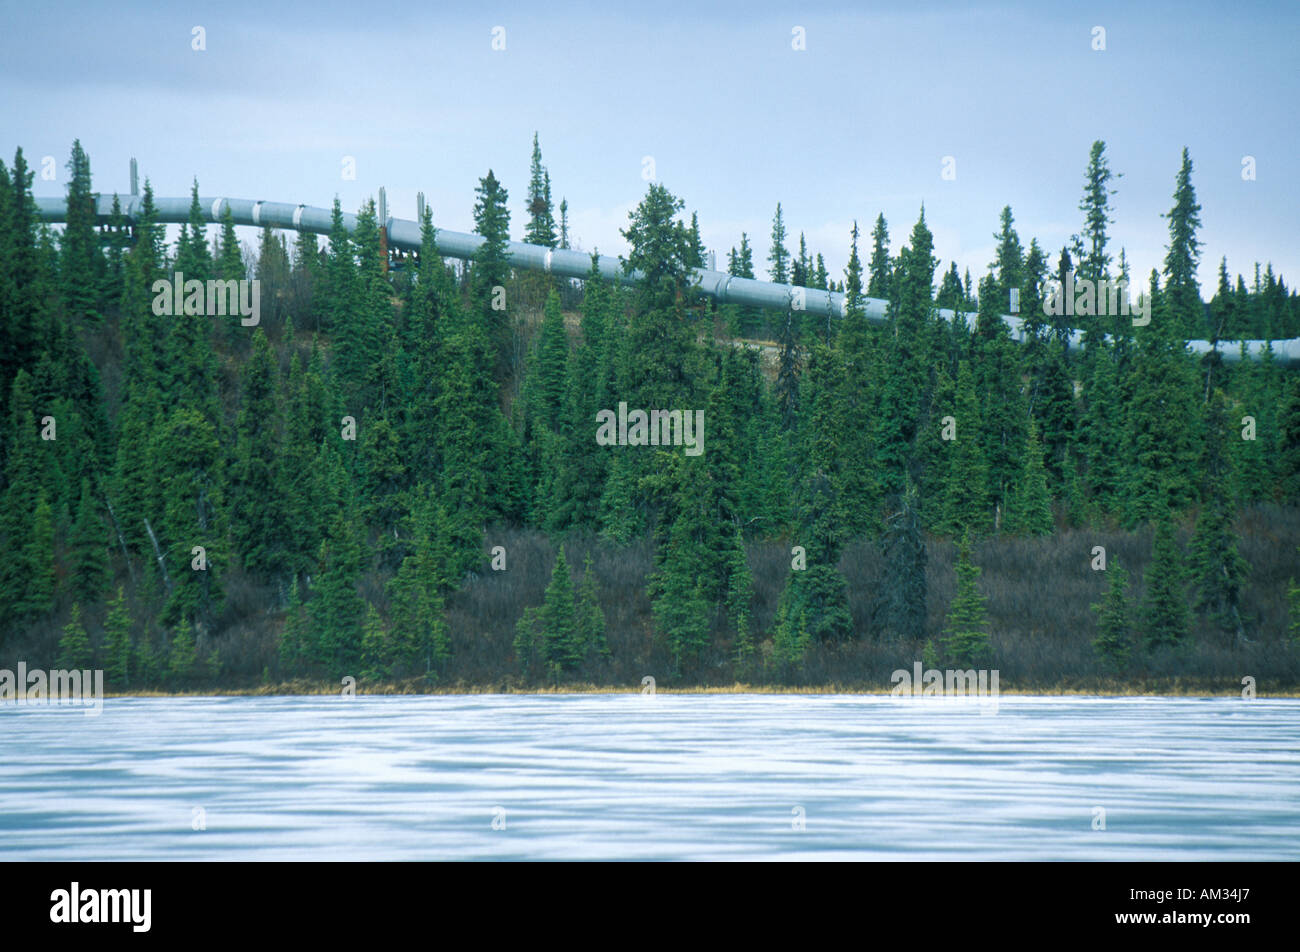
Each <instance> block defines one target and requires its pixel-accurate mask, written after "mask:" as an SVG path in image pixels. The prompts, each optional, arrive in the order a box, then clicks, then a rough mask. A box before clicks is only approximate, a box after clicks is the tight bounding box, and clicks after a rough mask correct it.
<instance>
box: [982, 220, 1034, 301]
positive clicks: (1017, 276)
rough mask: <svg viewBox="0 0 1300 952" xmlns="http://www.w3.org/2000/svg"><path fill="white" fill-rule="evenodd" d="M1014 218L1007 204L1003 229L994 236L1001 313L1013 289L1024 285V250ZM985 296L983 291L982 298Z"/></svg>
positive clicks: (1018, 288)
mask: <svg viewBox="0 0 1300 952" xmlns="http://www.w3.org/2000/svg"><path fill="white" fill-rule="evenodd" d="M1014 220H1015V219H1014V218H1013V217H1012V215H1011V206H1010V205H1007V206H1005V207H1004V208H1003V209H1002V217H1001V222H1002V229H1001V230H1000V231H999V232H998V233H997V234H995V235H994V236H993V237H994V238H996V239H997V242H998V251H997V258H996V259H995V260H994V262H993V267H995V268H996V269H997V288H998V291H997V307H998V308H999V312H1000V313H1005V310H1004V309H1008V308H1009V307H1010V304H1011V289H1012V288H1015V289H1017V290H1020V289H1021V288H1023V287H1024V268H1025V261H1024V252H1023V250H1022V249H1021V246H1020V236H1019V235H1017V234H1016V230H1015V228H1013V227H1012V224H1013V222H1014ZM983 297H984V295H983V293H981V294H980V298H981V300H982V299H983ZM1021 310H1022V312H1023V310H1024V308H1023V302H1022V307H1021Z"/></svg>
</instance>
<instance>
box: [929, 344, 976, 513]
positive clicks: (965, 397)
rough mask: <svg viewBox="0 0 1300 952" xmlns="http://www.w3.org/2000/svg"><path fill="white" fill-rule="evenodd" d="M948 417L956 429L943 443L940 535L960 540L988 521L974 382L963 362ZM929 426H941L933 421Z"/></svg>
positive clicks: (940, 423)
mask: <svg viewBox="0 0 1300 952" xmlns="http://www.w3.org/2000/svg"><path fill="white" fill-rule="evenodd" d="M945 415H951V416H952V418H953V420H952V422H953V425H954V426H955V428H956V431H955V434H954V438H953V439H952V440H949V441H948V442H947V447H948V449H947V453H948V465H947V470H948V478H947V480H946V481H945V483H944V495H943V521H942V523H941V527H942V530H943V531H944V532H948V533H951V534H952V535H953V536H960V535H961V534H962V533H964V532H971V533H972V534H979V533H981V532H983V531H984V530H985V528H986V527H987V526H988V521H989V518H988V517H989V502H988V489H987V486H988V465H987V463H986V462H985V459H984V446H983V439H982V435H983V434H982V433H981V430H980V412H979V403H978V401H977V400H976V398H975V381H974V377H973V375H972V374H971V370H970V366H969V365H968V364H967V363H966V362H965V361H963V362H962V364H961V365H960V368H959V370H958V372H957V405H956V407H955V408H954V410H953V411H952V413H951V414H945ZM933 425H943V423H942V421H937V422H936V423H935V424H933Z"/></svg>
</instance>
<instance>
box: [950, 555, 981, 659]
mask: <svg viewBox="0 0 1300 952" xmlns="http://www.w3.org/2000/svg"><path fill="white" fill-rule="evenodd" d="M979 575H980V570H979V566H977V565H976V564H975V563H974V561H972V559H971V537H970V532H969V531H967V532H966V533H965V535H963V536H962V541H961V544H960V545H959V546H958V548H957V594H956V595H955V596H953V600H952V605H951V606H950V607H949V609H948V617H947V620H946V622H945V624H944V629H943V640H942V643H943V653H944V657H945V658H946V659H947V660H949V661H951V662H952V663H954V664H958V665H973V664H979V663H981V662H983V661H985V660H986V659H987V658H988V656H989V636H988V620H987V615H986V613H985V602H986V599H985V597H984V596H983V595H982V594H981V593H980V590H979V586H978V585H977V580H978V579H979Z"/></svg>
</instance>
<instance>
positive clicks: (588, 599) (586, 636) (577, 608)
mask: <svg viewBox="0 0 1300 952" xmlns="http://www.w3.org/2000/svg"><path fill="white" fill-rule="evenodd" d="M574 615H575V618H574V622H575V635H576V639H577V644H578V646H579V649H580V651H581V653H582V655H583V656H584V657H585V658H598V657H608V656H609V645H608V644H606V642H605V613H604V612H603V611H602V610H601V608H600V593H599V590H598V589H597V586H596V573H595V572H594V571H592V567H591V556H590V555H588V556H587V558H586V561H584V562H583V564H582V580H581V581H580V582H579V583H578V590H577V592H576V593H575V603H574Z"/></svg>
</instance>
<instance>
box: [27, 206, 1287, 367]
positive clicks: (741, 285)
mask: <svg viewBox="0 0 1300 952" xmlns="http://www.w3.org/2000/svg"><path fill="white" fill-rule="evenodd" d="M116 198H117V200H118V202H119V203H120V206H121V213H122V218H123V219H124V220H125V221H126V222H127V223H130V224H133V223H134V222H135V221H137V220H138V219H139V216H140V214H141V212H142V210H143V205H144V197H143V196H141V195H138V194H131V195H120V194H119V195H117V196H116ZM113 199H114V196H113V195H102V194H101V195H99V196H98V200H97V204H96V209H95V211H96V215H97V216H98V219H99V223H100V224H104V223H106V222H107V221H108V220H109V218H110V217H111V215H112V211H113ZM190 202H191V199H190V198H188V197H187V198H155V199H154V210H155V213H154V219H155V221H157V222H158V223H160V224H183V223H185V222H188V221H189V220H190ZM384 204H385V206H386V204H387V203H386V202H385V203H384ZM199 207H200V208H201V209H202V212H203V216H204V219H205V220H206V221H208V222H210V223H212V224H218V223H220V221H221V217H222V215H223V214H224V213H225V209H226V208H229V209H230V217H231V218H232V219H233V221H234V223H235V224H236V225H251V226H253V227H257V228H260V227H264V226H270V227H271V228H280V229H284V230H286V231H306V232H312V233H314V234H318V235H328V234H329V232H330V227H331V224H332V221H333V211H332V210H331V209H328V208H318V207H315V206H312V205H291V204H287V203H285V202H263V201H252V200H250V199H246V198H200V199H199ZM384 211H385V214H386V211H387V209H386V207H385V209H384ZM36 213H37V216H38V217H39V218H40V219H41V220H42V221H46V222H62V221H66V220H67V213H68V209H67V199H66V198H37V199H36ZM379 225H380V226H382V227H383V228H384V229H385V232H386V234H387V236H388V247H389V248H398V249H401V250H404V251H418V250H419V248H420V224H419V222H415V221H410V220H409V219H405V218H386V220H380V221H379ZM343 227H344V228H345V229H346V230H347V232H348V234H353V233H355V232H356V228H357V216H356V215H355V214H353V213H351V212H344V213H343ZM482 244H483V239H482V238H481V237H480V236H479V235H473V234H466V233H464V232H458V231H447V230H446V229H443V228H439V229H438V230H437V246H438V253H439V254H440V255H442V256H443V257H446V258H474V257H475V256H476V255H477V254H478V250H479V247H480V246H481V245H482ZM506 250H507V253H508V254H509V256H510V263H511V265H512V266H513V267H516V268H523V269H526V270H529V271H545V272H548V273H550V274H555V275H559V276H560V277H563V278H585V277H587V276H588V275H589V274H590V273H591V267H592V256H591V255H589V254H587V253H586V252H584V251H574V250H572V249H566V248H546V247H544V246H542V245H529V244H525V243H523V242H522V241H512V242H509V244H508V245H507V249H506ZM596 270H597V272H598V273H599V274H600V276H601V277H602V278H605V279H606V280H608V281H612V282H619V283H623V284H636V283H637V281H638V280H640V277H641V275H640V273H639V272H633V273H632V274H630V275H629V274H625V273H624V271H623V265H622V263H621V262H620V261H619V260H618V259H617V258H614V257H611V256H610V255H600V256H598V257H597V258H596ZM694 276H695V280H696V284H697V285H698V287H699V289H700V291H701V292H703V293H704V294H706V295H708V296H709V297H712V298H714V299H715V300H717V301H718V303H720V304H722V303H726V304H741V305H745V306H748V307H759V308H766V309H770V310H779V311H784V310H795V311H800V312H806V313H809V314H818V315H824V314H828V313H829V314H831V315H835V316H840V317H843V316H844V313H845V311H846V307H847V302H846V296H845V294H844V293H843V292H840V291H821V290H816V289H813V288H797V287H794V286H792V285H789V284H774V283H772V282H770V281H759V280H757V279H755V278H738V277H734V276H732V275H730V274H727V273H726V272H725V271H711V270H706V269H704V268H696V269H695V272H694ZM862 306H863V310H864V311H865V312H866V316H867V319H868V320H871V321H875V322H877V323H879V322H883V321H884V320H885V309H886V307H887V306H888V302H887V301H882V300H880V299H878V298H864V299H863V302H862ZM937 310H938V313H939V316H941V317H943V318H944V319H945V320H947V321H954V320H956V319H957V318H958V314H957V313H956V312H954V311H951V310H949V309H947V308H938V309H937ZM963 319H964V320H967V321H968V322H969V321H971V320H972V319H973V315H969V314H968V315H964V317H963ZM1002 320H1003V321H1005V322H1006V324H1007V326H1008V328H1010V331H1011V336H1012V337H1013V338H1015V339H1016V340H1018V341H1023V340H1024V331H1023V329H1022V327H1021V320H1020V318H1018V317H1015V316H1012V315H1009V314H1004V315H1002ZM1243 343H1244V344H1245V345H1246V354H1247V356H1248V357H1249V358H1250V359H1252V360H1259V359H1260V358H1261V357H1262V356H1263V354H1264V352H1265V349H1266V347H1267V342H1266V341H1260V340H1251V341H1244V342H1243V341H1220V342H1219V355H1220V356H1221V357H1222V359H1223V360H1224V361H1225V362H1227V363H1235V362H1236V361H1238V360H1239V359H1240V358H1241V345H1242V344H1243ZM1066 346H1067V347H1068V348H1069V349H1070V350H1078V349H1080V348H1081V347H1082V346H1083V333H1082V331H1079V330H1075V331H1074V332H1073V333H1072V334H1071V336H1070V339H1069V340H1068V341H1067V342H1066ZM1187 347H1188V349H1189V350H1191V351H1192V352H1193V353H1194V354H1205V353H1208V352H1209V351H1210V350H1211V345H1210V342H1209V341H1204V340H1191V341H1188V342H1187ZM1273 356H1274V359H1276V360H1277V361H1278V363H1279V364H1281V365H1283V366H1288V365H1289V366H1300V338H1292V339H1290V340H1275V341H1273Z"/></svg>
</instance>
